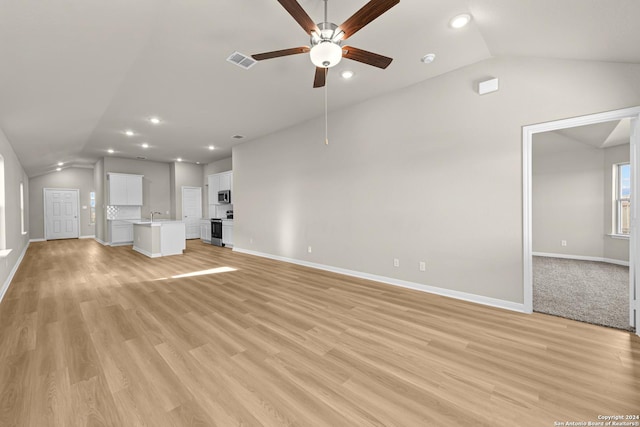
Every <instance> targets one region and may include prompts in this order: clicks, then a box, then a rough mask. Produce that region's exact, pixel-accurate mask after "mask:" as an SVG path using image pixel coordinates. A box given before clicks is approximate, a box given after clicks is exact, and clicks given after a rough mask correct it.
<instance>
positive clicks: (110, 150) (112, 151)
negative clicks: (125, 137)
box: [107, 148, 115, 154]
mask: <svg viewBox="0 0 640 427" xmlns="http://www.w3.org/2000/svg"><path fill="white" fill-rule="evenodd" d="M107 153H109V154H113V153H115V151H114V150H113V148H109V149H108V150H107Z"/></svg>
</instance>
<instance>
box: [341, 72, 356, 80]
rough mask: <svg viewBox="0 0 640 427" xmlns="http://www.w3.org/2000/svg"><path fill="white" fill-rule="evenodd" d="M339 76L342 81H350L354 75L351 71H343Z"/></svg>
mask: <svg viewBox="0 0 640 427" xmlns="http://www.w3.org/2000/svg"><path fill="white" fill-rule="evenodd" d="M340 75H341V76H342V78H343V79H350V78H351V77H353V76H354V75H355V73H354V72H353V71H351V70H344V71H343V72H342V73H340Z"/></svg>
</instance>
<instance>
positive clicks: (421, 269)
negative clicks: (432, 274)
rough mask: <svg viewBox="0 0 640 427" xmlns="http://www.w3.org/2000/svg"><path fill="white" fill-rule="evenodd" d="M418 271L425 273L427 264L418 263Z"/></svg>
mask: <svg viewBox="0 0 640 427" xmlns="http://www.w3.org/2000/svg"><path fill="white" fill-rule="evenodd" d="M420 271H427V263H426V262H424V261H420Z"/></svg>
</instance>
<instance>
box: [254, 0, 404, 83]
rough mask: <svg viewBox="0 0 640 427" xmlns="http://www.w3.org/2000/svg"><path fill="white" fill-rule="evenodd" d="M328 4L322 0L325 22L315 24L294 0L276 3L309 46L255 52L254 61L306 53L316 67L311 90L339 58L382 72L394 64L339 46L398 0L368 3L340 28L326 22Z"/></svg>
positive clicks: (351, 47)
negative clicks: (298, 28)
mask: <svg viewBox="0 0 640 427" xmlns="http://www.w3.org/2000/svg"><path fill="white" fill-rule="evenodd" d="M327 1H328V0H324V22H320V23H318V24H315V23H314V22H313V21H312V20H311V18H310V17H309V15H308V14H307V12H305V11H304V9H303V8H302V6H300V3H298V2H297V1H296V0H278V2H279V3H280V4H281V5H282V6H283V7H284V8H285V9H286V11H287V12H289V14H290V15H291V16H292V17H293V19H295V20H296V22H298V24H300V26H301V27H302V29H303V30H305V31H306V33H307V34H309V36H311V47H309V46H300V47H294V48H290V49H283V50H275V51H272V52H264V53H258V54H255V55H251V56H252V57H253V59H255V60H256V61H262V60H265V59H271V58H278V57H281V56H288V55H296V54H300V53H307V52H309V56H310V58H311V62H313V64H314V65H315V66H316V74H315V77H314V79H313V87H314V88H317V87H323V86H324V85H325V83H326V79H327V72H328V70H329V68H331V67H333V66H334V65H336V64H338V63H339V62H340V60H341V59H342V58H347V59H351V60H353V61H358V62H362V63H364V64H368V65H373V66H374V67H378V68H382V69H384V68H387V67H388V66H389V64H391V61H393V59H392V58H388V57H386V56H382V55H378V54H377V53H373V52H368V51H366V50H362V49H358V48H356V47H353V46H342V41H344V40H346V39H348V38H349V37H351V36H352V35H354V34H355V33H356V32H357V31H359V30H361V29H362V28H363V27H364V26H366V25H367V24H369V23H370V22H371V21H373V20H374V19H376V18H377V17H379V16H380V15H382V14H383V13H385V12H386V11H388V10H389V9H391V8H392V7H393V6H395V5H396V4H398V3H400V0H370V1H369V3H367V4H366V5H364V6H363V7H362V8H361V9H360V10H358V11H357V12H356V13H354V14H353V15H352V16H351V17H350V18H349V19H347V20H346V21H344V22H343V23H342V25H336V24H334V23H333V22H329V21H328V19H327Z"/></svg>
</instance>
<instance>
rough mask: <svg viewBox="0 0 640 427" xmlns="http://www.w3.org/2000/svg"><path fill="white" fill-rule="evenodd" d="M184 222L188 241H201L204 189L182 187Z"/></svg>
mask: <svg viewBox="0 0 640 427" xmlns="http://www.w3.org/2000/svg"><path fill="white" fill-rule="evenodd" d="M182 220H183V221H184V225H185V229H186V233H187V239H199V238H200V221H201V220H202V187H182Z"/></svg>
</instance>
